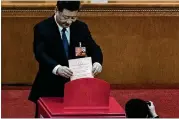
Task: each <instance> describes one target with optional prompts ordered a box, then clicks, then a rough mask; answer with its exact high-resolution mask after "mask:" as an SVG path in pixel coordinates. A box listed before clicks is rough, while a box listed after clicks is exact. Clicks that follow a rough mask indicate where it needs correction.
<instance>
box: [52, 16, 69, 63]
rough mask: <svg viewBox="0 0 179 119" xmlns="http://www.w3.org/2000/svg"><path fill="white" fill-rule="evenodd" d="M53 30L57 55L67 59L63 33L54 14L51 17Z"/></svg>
mask: <svg viewBox="0 0 179 119" xmlns="http://www.w3.org/2000/svg"><path fill="white" fill-rule="evenodd" d="M51 32H52V35H53V36H52V37H53V38H54V39H52V40H54V45H55V46H54V48H55V49H56V53H58V54H57V56H59V57H60V58H65V61H67V57H66V55H65V50H64V47H63V42H62V39H61V35H60V32H59V29H58V26H57V24H56V22H55V19H54V16H52V17H51ZM66 63H68V62H66Z"/></svg>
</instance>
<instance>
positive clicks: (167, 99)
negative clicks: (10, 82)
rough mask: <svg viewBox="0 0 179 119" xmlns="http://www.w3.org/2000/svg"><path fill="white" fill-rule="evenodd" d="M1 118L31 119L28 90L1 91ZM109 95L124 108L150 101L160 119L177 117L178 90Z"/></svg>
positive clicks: (178, 107) (31, 109) (178, 104)
mask: <svg viewBox="0 0 179 119" xmlns="http://www.w3.org/2000/svg"><path fill="white" fill-rule="evenodd" d="M1 93H2V94H1V96H2V97H1V98H2V99H1V101H2V104H1V105H2V108H1V110H2V112H1V115H2V118H33V116H34V108H35V107H34V105H33V103H31V102H30V101H28V100H27V98H28V94H29V90H2V92H1ZM111 95H112V96H114V97H115V98H116V100H117V101H118V102H119V104H121V105H122V107H124V105H125V103H126V101H127V100H129V99H131V98H141V99H145V100H151V101H153V102H154V104H155V106H156V110H157V112H158V114H159V115H160V117H162V118H178V117H179V89H158V90H151V89H150V90H147V89H145V90H144V89H142V90H112V91H111Z"/></svg>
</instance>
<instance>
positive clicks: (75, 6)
mask: <svg viewBox="0 0 179 119" xmlns="http://www.w3.org/2000/svg"><path fill="white" fill-rule="evenodd" d="M79 9H80V1H57V5H56V10H55V15H56V20H57V23H58V24H59V25H60V26H62V27H63V28H67V27H69V26H70V25H71V24H72V23H73V22H75V21H76V19H77V14H78V11H79Z"/></svg>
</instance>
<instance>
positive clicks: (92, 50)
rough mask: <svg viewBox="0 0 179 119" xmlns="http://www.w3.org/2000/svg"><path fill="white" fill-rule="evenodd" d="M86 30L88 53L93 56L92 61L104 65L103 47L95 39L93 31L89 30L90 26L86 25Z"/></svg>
mask: <svg viewBox="0 0 179 119" xmlns="http://www.w3.org/2000/svg"><path fill="white" fill-rule="evenodd" d="M84 31H85V33H84V34H85V42H86V45H87V50H88V54H89V55H90V56H91V57H92V62H93V63H94V62H98V63H100V64H101V65H102V63H103V54H102V51H101V48H100V46H99V45H98V44H96V42H95V41H94V40H93V38H92V36H91V33H90V31H89V28H88V26H87V25H86V24H85V25H84Z"/></svg>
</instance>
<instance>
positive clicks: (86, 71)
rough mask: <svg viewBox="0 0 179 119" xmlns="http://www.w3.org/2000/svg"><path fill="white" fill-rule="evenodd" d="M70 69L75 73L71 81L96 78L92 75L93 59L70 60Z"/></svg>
mask: <svg viewBox="0 0 179 119" xmlns="http://www.w3.org/2000/svg"><path fill="white" fill-rule="evenodd" d="M68 62H69V68H70V69H71V70H72V72H73V76H71V80H76V79H79V78H94V76H93V74H92V60H91V57H85V58H78V59H70V60H68Z"/></svg>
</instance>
